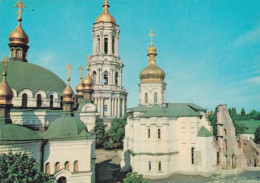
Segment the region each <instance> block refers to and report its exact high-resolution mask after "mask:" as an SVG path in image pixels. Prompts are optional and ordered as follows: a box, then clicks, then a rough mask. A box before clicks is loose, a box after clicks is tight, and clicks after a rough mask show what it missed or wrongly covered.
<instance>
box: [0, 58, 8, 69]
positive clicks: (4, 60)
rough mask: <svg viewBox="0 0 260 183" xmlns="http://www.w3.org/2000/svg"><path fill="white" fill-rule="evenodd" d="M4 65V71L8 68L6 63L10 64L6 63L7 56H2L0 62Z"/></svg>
mask: <svg viewBox="0 0 260 183" xmlns="http://www.w3.org/2000/svg"><path fill="white" fill-rule="evenodd" d="M1 62H3V63H4V71H5V70H6V68H7V67H8V65H7V63H8V62H10V61H8V57H7V56H4V58H3V60H2V61H1Z"/></svg>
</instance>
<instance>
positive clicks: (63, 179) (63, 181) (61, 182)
mask: <svg viewBox="0 0 260 183" xmlns="http://www.w3.org/2000/svg"><path fill="white" fill-rule="evenodd" d="M58 183H67V179H66V177H60V178H59V179H58Z"/></svg>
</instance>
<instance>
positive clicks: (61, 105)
mask: <svg viewBox="0 0 260 183" xmlns="http://www.w3.org/2000/svg"><path fill="white" fill-rule="evenodd" d="M60 108H61V109H62V108H63V97H62V96H61V97H60Z"/></svg>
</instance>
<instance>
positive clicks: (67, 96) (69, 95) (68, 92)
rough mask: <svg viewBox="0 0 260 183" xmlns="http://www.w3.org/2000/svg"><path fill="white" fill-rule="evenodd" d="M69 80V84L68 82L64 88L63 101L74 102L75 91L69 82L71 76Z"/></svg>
mask: <svg viewBox="0 0 260 183" xmlns="http://www.w3.org/2000/svg"><path fill="white" fill-rule="evenodd" d="M67 81H68V84H67V86H66V88H65V89H64V90H63V92H62V94H61V96H62V97H63V102H73V95H74V92H73V90H72V89H71V87H70V83H69V82H70V78H69V77H68V79H67Z"/></svg>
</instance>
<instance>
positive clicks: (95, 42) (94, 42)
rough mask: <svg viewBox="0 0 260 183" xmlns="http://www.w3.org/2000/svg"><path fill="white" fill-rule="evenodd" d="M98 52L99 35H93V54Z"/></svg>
mask: <svg viewBox="0 0 260 183" xmlns="http://www.w3.org/2000/svg"><path fill="white" fill-rule="evenodd" d="M96 54H97V37H96V36H95V35H93V55H96Z"/></svg>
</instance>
